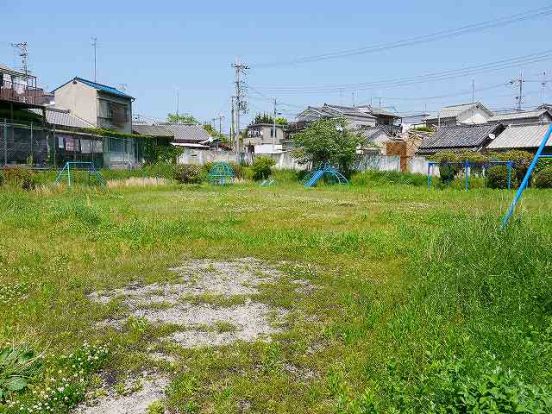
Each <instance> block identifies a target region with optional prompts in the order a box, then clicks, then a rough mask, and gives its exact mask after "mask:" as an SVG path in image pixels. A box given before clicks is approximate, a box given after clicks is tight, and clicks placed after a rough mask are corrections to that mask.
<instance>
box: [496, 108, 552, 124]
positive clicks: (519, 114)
mask: <svg viewBox="0 0 552 414" xmlns="http://www.w3.org/2000/svg"><path fill="white" fill-rule="evenodd" d="M489 122H501V123H503V124H505V125H512V124H517V125H519V124H548V123H550V122H552V112H551V109H550V108H548V107H546V106H540V107H538V108H536V109H534V110H531V111H515V112H503V113H497V114H495V115H494V116H493V117H491V118H490V119H489Z"/></svg>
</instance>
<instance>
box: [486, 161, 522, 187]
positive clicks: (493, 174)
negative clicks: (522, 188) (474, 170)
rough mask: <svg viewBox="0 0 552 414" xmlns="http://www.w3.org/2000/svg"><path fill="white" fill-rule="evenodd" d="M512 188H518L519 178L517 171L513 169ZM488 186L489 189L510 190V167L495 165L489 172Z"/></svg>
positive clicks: (487, 177)
mask: <svg viewBox="0 0 552 414" xmlns="http://www.w3.org/2000/svg"><path fill="white" fill-rule="evenodd" d="M511 180H512V181H511V187H512V188H513V187H516V185H517V177H516V173H515V169H512V177H511ZM486 185H487V187H489V188H508V167H506V166H505V165H495V166H494V167H491V168H489V169H488V170H487V176H486Z"/></svg>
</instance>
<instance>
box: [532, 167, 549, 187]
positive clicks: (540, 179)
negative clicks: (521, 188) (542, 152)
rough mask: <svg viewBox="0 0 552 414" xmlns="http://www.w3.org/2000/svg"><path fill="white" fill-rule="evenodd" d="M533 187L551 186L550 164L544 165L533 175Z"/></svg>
mask: <svg viewBox="0 0 552 414" xmlns="http://www.w3.org/2000/svg"><path fill="white" fill-rule="evenodd" d="M534 184H535V187H537V188H552V166H549V167H546V168H544V169H542V170H541V171H539V172H538V173H537V174H536V175H535V179H534Z"/></svg>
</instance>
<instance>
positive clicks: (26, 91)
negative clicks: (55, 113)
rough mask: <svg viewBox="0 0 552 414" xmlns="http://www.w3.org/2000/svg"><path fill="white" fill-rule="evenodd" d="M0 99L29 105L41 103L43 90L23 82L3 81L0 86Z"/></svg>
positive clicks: (42, 101) (42, 102)
mask: <svg viewBox="0 0 552 414" xmlns="http://www.w3.org/2000/svg"><path fill="white" fill-rule="evenodd" d="M0 100H3V101H9V102H17V103H25V104H29V105H43V104H44V90H43V89H41V88H37V87H35V86H29V85H25V84H23V83H13V82H10V81H4V82H3V83H2V85H1V86H0Z"/></svg>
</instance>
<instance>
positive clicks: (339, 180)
mask: <svg viewBox="0 0 552 414" xmlns="http://www.w3.org/2000/svg"><path fill="white" fill-rule="evenodd" d="M321 178H326V180H327V181H329V182H330V183H332V184H348V183H349V180H347V178H345V176H344V175H343V174H341V173H340V172H339V170H337V169H336V168H335V167H332V166H331V165H329V164H324V165H322V166H321V167H320V168H318V169H317V170H314V171H313V172H311V173H310V174H308V175H307V176H306V177H305V179H304V180H303V183H304V185H305V188H309V187H314V186H315V185H316V183H317V182H318V181H320V179H321Z"/></svg>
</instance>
